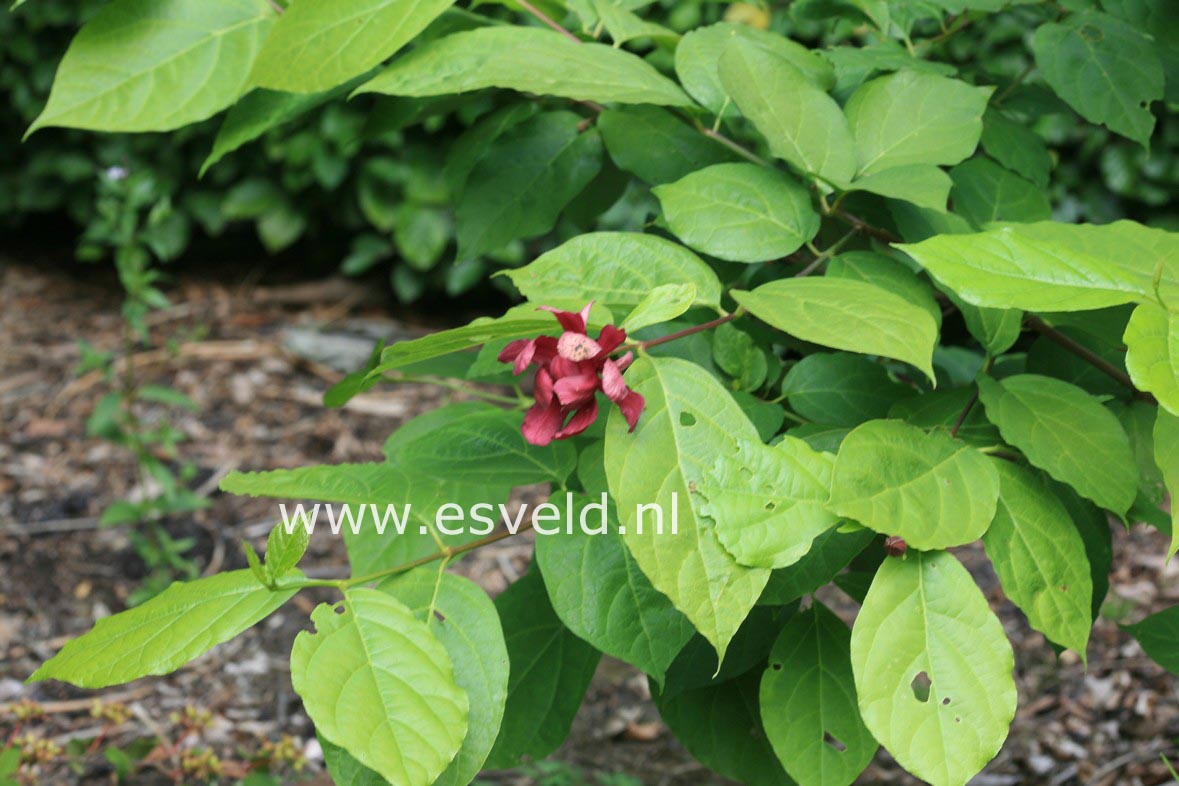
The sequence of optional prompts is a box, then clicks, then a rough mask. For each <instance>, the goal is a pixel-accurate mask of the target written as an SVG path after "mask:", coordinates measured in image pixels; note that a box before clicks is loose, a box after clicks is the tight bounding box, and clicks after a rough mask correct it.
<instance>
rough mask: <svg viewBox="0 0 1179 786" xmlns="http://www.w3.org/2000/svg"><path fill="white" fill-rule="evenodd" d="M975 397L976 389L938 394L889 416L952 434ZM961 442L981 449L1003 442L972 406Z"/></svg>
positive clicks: (913, 400) (906, 403)
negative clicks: (951, 431)
mask: <svg viewBox="0 0 1179 786" xmlns="http://www.w3.org/2000/svg"><path fill="white" fill-rule="evenodd" d="M972 376H973V375H972ZM974 395H975V393H974V386H973V385H971V386H970V387H962V388H953V389H948V390H935V391H931V392H929V393H923V394H921V395H920V396H912V397H910V398H906V399H903V400H901V401H899V402H897V403H896V404H894V405H893V406H892V407H891V408H890V409H889V411H888V416H889V417H890V418H899V419H901V420H904V421H907V422H909V423H912V424H913V425H914V426H918V427H919V428H922V429H926V430H928V429H932V428H937V427H941V428H943V429H945V430H946V431H949V430H950V429H951V428H953V427H954V424H955V423H957V422H958V418H959V417H961V416H962V413H963V412H964V411H966V405H967V404H969V403H970V400H971V399H972V398H974ZM958 439H960V440H962V441H963V442H968V443H970V444H972V445H977V446H980V447H991V446H994V445H996V444H998V443H999V442H1001V441H1002V439H1001V437H1000V436H999V430H998V429H997V428H995V427H994V426H993V425H991V423H990V421H988V420H987V418H986V415H985V414H984V412H983V408H982V407H977V406H972V407H971V408H970V412H969V413H968V414H967V416H966V419H965V420H964V421H962V425H961V426H960V427H959V428H958Z"/></svg>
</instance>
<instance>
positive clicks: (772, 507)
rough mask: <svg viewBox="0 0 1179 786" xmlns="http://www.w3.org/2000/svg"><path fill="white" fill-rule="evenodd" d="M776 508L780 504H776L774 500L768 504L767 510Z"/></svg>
mask: <svg viewBox="0 0 1179 786" xmlns="http://www.w3.org/2000/svg"><path fill="white" fill-rule="evenodd" d="M776 507H778V503H777V502H774V501H773V500H770V501H769V502H767V503H766V510H773V509H774V508H776Z"/></svg>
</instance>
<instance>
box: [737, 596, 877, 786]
mask: <svg viewBox="0 0 1179 786" xmlns="http://www.w3.org/2000/svg"><path fill="white" fill-rule="evenodd" d="M850 648H851V631H849V630H848V629H847V626H846V625H844V624H843V622H842V621H841V620H840V619H839V618H838V617H836V616H835V615H834V614H832V613H831V611H830V610H829V609H828V608H827V607H826V606H824V605H823V604H822V603H819V602H818V601H816V602H815V603H814V604H813V605H812V606H811V608H810V610H808V611H805V612H800V613H798V614H796V615H794V618H793V619H791V620H790V622H788V623H786V627H785V628H783V629H782V633H781V635H780V636H778V640H777V642H775V643H774V649H773V651H772V652H770V667H769V668H768V669H766V672H765V674H764V675H763V676H762V678H761V700H760V705H761V716H762V722H763V723H764V724H765V729H766V736H767V737H769V740H770V744H771V745H773V746H774V750H775V751H776V752H777V754H778V759H779V760H780V761H781V762H782V764H783V765H784V766H785V767H786V772H788V773H789V774H790V777H792V778H794V780H796V781H798V783H799V784H800V786H847V784H850V783H851V782H852V781H854V780H855V779H856V777H857V776H858V775H859V774H860V773H861V772H863V770H864V768H865V767H867V766H868V762H870V761H872V757H873V755H874V754H875V753H876V740H874V739H872V735H871V734H870V733H869V732H868V729H867V728H866V727H865V726H864V721H863V720H861V719H860V708H859V707H858V706H857V705H856V693H855V690H854V689H853V685H854V682H853V680H854V677H853V675H852V665H851V654H850ZM837 746H839V747H837Z"/></svg>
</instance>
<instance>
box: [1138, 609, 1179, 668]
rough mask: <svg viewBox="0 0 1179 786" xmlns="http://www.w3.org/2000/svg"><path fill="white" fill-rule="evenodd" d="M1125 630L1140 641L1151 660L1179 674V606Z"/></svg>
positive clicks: (1165, 610) (1153, 615) (1151, 616)
mask: <svg viewBox="0 0 1179 786" xmlns="http://www.w3.org/2000/svg"><path fill="white" fill-rule="evenodd" d="M1124 628H1125V630H1126V632H1127V633H1129V634H1130V635H1131V636H1133V637H1134V638H1135V639H1137V640H1138V643H1139V644H1141V645H1142V649H1144V650H1145V651H1146V654H1147V655H1149V656H1150V659H1151V660H1153V661H1154V662H1155V663H1157V664H1159V665H1160V666H1162V667H1163V668H1164V669H1166V670H1167V671H1169V672H1171V673H1172V674H1179V644H1177V642H1179V606H1171V607H1169V608H1165V609H1163V610H1162V611H1160V612H1157V613H1155V614H1151V615H1150V616H1149V617H1146V618H1145V619H1143V620H1140V621H1139V622H1135V623H1134V624H1133V625H1125V626H1124Z"/></svg>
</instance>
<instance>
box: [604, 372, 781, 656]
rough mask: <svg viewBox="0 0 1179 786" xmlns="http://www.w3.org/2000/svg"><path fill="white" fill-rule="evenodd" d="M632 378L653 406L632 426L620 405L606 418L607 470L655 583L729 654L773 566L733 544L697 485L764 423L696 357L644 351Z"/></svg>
mask: <svg viewBox="0 0 1179 786" xmlns="http://www.w3.org/2000/svg"><path fill="white" fill-rule="evenodd" d="M626 381H627V383H628V384H629V385H630V386H631V388H632V389H633V390H635V391H636V392H638V393H639V394H640V395H642V396H643V397H644V398H645V399H646V402H647V407H646V410H645V411H644V412H643V415H642V417H641V418H640V419H639V424H638V427H637V428H636V429H635V431H634V433H633V434H631V433H628V426H627V424H626V421H625V419H624V418H623V417H622V416H621V414H620V413H619V412H617V411H616V410H614V411H611V413H610V419H609V421H608V423H607V426H606V453H605V465H606V474H607V478H608V480H609V485H610V492H611V495H612V496H613V498H614V501H615V503H616V504H617V506H618V514H619V522H620V523H621V525H622V527H624V528H625V531H624V532H623V533H622V534H623V537H624V540H625V542H626V545H627V547H628V548H629V549H630V552H631V554H633V555H634V557H635V561H636V562H638V564H639V567H640V568H642V570H643V573H645V574H647V577H648V578H649V579H650V580H651V584H652V585H654V587H655V589H657V590H659V591H660V592H662V593H663V594H664V595H667V597H668V598H670V599H671V602H672V603H673V604H675V607H676V608H677V609H679V610H680V611H682V612H683V613H684V614H685V615H687V617H688V619H690V620H691V621H692V624H693V625H695V626H696V628H697V629H698V630H699V631H700V632H701V634H703V636H704V637H705V638H706V639H708V641H709V642H710V643H711V644H712V645H713V647H715V648H716V650H717V653H718V654H719V655H720V660H721V661H723V660H724V652H725V649H726V647H727V646H728V643H729V641H730V640H731V639H732V637H733V635H734V634H735V633H736V631H737V628H738V627H739V626H740V624H741V621H742V620H743V619H745V616H746V615H747V614H748V613H749V610H750V609H751V608H753V605H754V603H756V601H757V598H758V595H760V594H761V591H762V588H763V587H764V586H765V583H766V580H767V579H768V578H769V571H767V570H757V569H751V568H745V567H742V566H741V565H739V564H738V563H737V562H736V561H735V560H734V559H733V558H732V556H730V555H729V553H728V552H727V551H725V550H724V548H723V547H722V546H721V544H720V541H719V540H718V539H717V534H716V530H715V528H714V525H713V524H712V522H711V521H709V520H708V519H707V518H705V517H704V516H703V515H701V514H700V513H699V511H697V510H696V509H695V507H694V503H695V501H694V499H693V498H694V497H695V495H694V494H693V493H692V489H693V488H696V487H698V486H699V485H700V484H701V483H702V482H703V481H704V479H705V477H706V476H707V475H708V473H709V472H710V471H711V470H712V468H713V466H714V465H715V464H716V460H717V459H718V458H719V457H720V456H722V455H723V454H724V453H725V452H727V451H731V450H733V449H734V448H735V442H734V441H735V440H737V439H746V440H753V439H756V438H757V431H756V430H755V429H754V427H753V424H751V423H750V422H749V420H748V419H747V418H746V417H745V414H744V413H743V412H742V411H741V408H740V407H739V406H737V404H736V402H734V401H733V398H732V396H730V395H729V393H728V392H727V391H726V390H725V389H724V388H722V387H721V386H720V384H719V383H717V382H716V380H715V379H714V378H713V377H712V376H710V375H709V374H707V373H705V372H703V371H702V369H701V368H700V367H699V366H697V365H696V364H694V363H689V362H687V361H684V360H679V359H677V358H640V359H639V360H638V361H636V362H635V364H634V366H632V367H631V368H630V370H628V371H627V374H626ZM673 495H674V496H673ZM643 505H657V506H658V511H661V513H662V519H663V522H662V523H663V527H664V531H663V533H662V534H660V533H659V532H658V531H657V530H656V526H655V521H656V518H655V517H656V515H657V514H656V513H654V512H652V511H651V510H648V511H647V512H646V513H645V515H644V514H643V513H642V512H640V510H639V506H643ZM677 514H678V516H677V523H678V528H677V532H676V534H671V533H670V529H671V521H672V519H671V517H672V516H673V515H677ZM642 525H645V526H642Z"/></svg>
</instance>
